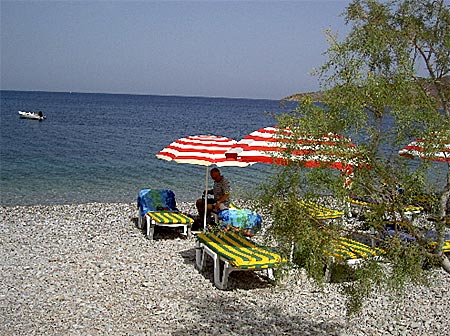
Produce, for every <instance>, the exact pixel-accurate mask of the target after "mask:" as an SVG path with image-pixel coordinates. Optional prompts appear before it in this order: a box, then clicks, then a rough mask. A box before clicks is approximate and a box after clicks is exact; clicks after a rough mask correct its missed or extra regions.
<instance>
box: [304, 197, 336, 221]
mask: <svg viewBox="0 0 450 336" xmlns="http://www.w3.org/2000/svg"><path fill="white" fill-rule="evenodd" d="M299 204H300V206H301V207H303V208H304V209H305V210H306V211H307V212H308V213H309V214H310V216H311V217H313V218H315V219H334V218H341V217H342V216H344V212H343V211H339V210H335V209H330V208H327V207H325V206H322V205H319V204H317V203H314V202H311V201H305V200H301V201H300V202H299Z"/></svg>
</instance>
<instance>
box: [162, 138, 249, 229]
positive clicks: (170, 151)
mask: <svg viewBox="0 0 450 336" xmlns="http://www.w3.org/2000/svg"><path fill="white" fill-rule="evenodd" d="M236 143H237V142H236V140H233V139H230V138H227V137H223V136H216V135H194V136H188V137H184V138H181V139H178V140H176V141H174V142H172V143H171V144H170V145H168V146H167V147H165V148H164V149H162V150H161V151H160V152H159V153H158V154H156V157H157V158H158V159H162V160H167V161H175V162H177V163H187V164H194V165H200V166H206V176H205V195H207V192H208V167H209V166H211V165H216V166H218V167H224V166H235V167H246V166H248V165H250V163H249V162H244V161H238V160H236V159H233V158H227V157H226V156H225V153H226V152H227V151H228V150H230V149H231V148H232V146H233V145H235V144H236ZM204 214H205V216H204V222H203V225H204V227H206V211H204Z"/></svg>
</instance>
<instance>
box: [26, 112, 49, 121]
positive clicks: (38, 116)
mask: <svg viewBox="0 0 450 336" xmlns="http://www.w3.org/2000/svg"><path fill="white" fill-rule="evenodd" d="M19 116H20V117H21V118H23V119H34V120H44V119H45V118H47V117H46V116H45V115H43V114H42V112H41V111H39V112H38V113H34V112H24V111H19Z"/></svg>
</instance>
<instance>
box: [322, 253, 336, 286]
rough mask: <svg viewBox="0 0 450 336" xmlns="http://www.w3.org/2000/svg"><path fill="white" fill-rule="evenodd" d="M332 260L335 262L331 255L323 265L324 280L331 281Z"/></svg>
mask: <svg viewBox="0 0 450 336" xmlns="http://www.w3.org/2000/svg"><path fill="white" fill-rule="evenodd" d="M334 262H335V260H334V258H333V257H331V258H330V260H329V262H328V263H327V265H326V266H325V274H324V278H325V282H330V281H331V264H332V263H334Z"/></svg>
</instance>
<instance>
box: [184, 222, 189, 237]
mask: <svg viewBox="0 0 450 336" xmlns="http://www.w3.org/2000/svg"><path fill="white" fill-rule="evenodd" d="M183 234H184V235H185V236H186V237H187V238H189V237H190V236H191V225H190V224H187V225H184V226H183Z"/></svg>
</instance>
